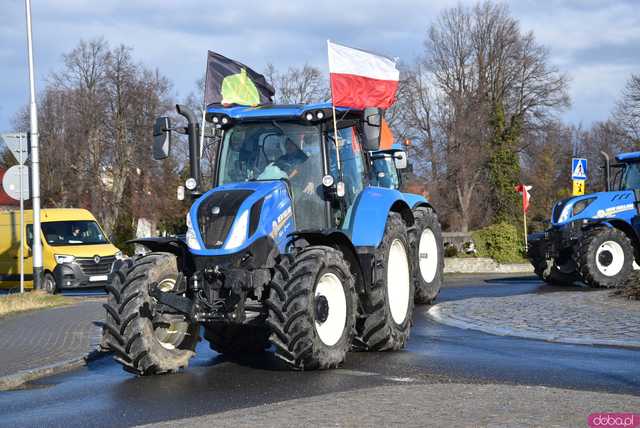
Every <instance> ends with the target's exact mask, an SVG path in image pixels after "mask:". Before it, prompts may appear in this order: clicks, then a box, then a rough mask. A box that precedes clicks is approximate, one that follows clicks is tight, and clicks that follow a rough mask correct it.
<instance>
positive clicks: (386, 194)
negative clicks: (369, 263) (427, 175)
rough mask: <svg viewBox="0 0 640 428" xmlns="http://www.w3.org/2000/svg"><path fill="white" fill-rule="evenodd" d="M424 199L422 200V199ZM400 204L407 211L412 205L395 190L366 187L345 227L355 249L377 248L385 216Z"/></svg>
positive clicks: (385, 221) (382, 232)
mask: <svg viewBox="0 0 640 428" xmlns="http://www.w3.org/2000/svg"><path fill="white" fill-rule="evenodd" d="M422 199H424V198H422ZM396 204H400V205H401V206H402V205H403V206H404V207H406V208H407V209H411V207H412V205H411V204H410V203H409V202H408V201H407V198H406V197H405V195H403V194H402V193H400V192H399V191H397V190H395V189H385V188H383V187H366V188H365V189H364V190H363V191H362V193H360V196H359V197H358V200H357V201H356V203H355V204H354V209H353V212H352V213H351V216H350V218H349V219H348V222H347V224H346V225H345V226H346V227H345V228H346V231H347V234H348V235H350V236H351V241H352V242H353V245H354V246H355V247H377V246H378V245H380V242H381V241H382V235H383V234H384V228H385V225H386V223H387V215H388V213H389V211H391V207H392V206H394V205H396Z"/></svg>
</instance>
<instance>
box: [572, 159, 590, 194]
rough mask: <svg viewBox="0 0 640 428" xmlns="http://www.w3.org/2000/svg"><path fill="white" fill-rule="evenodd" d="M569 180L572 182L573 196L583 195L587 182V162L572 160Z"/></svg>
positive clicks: (584, 160)
mask: <svg viewBox="0 0 640 428" xmlns="http://www.w3.org/2000/svg"><path fill="white" fill-rule="evenodd" d="M571 180H572V181H573V192H572V194H573V196H580V195H584V192H585V190H586V189H585V188H586V186H585V181H586V180H587V160H586V159H583V158H573V159H572V161H571Z"/></svg>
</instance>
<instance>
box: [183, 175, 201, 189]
mask: <svg viewBox="0 0 640 428" xmlns="http://www.w3.org/2000/svg"><path fill="white" fill-rule="evenodd" d="M184 186H185V187H186V188H187V189H189V190H195V189H196V187H197V186H198V182H197V181H196V179H195V178H193V177H189V178H187V181H185V183H184Z"/></svg>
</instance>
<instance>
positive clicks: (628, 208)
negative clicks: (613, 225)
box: [551, 190, 638, 227]
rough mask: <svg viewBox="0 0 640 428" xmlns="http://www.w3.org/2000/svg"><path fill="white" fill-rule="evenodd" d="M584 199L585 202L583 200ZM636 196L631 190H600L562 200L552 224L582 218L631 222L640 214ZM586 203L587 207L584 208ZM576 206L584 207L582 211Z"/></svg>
mask: <svg viewBox="0 0 640 428" xmlns="http://www.w3.org/2000/svg"><path fill="white" fill-rule="evenodd" d="M583 201H584V202H583ZM635 202H636V197H635V195H634V192H633V191H631V190H621V191H614V192H598V193H590V194H588V195H583V196H577V197H573V198H570V199H567V200H565V201H563V202H560V203H559V204H557V205H556V207H555V208H554V210H553V215H552V219H551V224H552V225H553V226H556V227H561V226H563V225H564V224H567V223H570V222H574V221H580V220H599V221H602V222H606V221H607V220H613V219H616V220H622V221H625V222H627V223H631V220H632V219H633V218H634V217H635V216H637V215H638V212H637V209H636V205H635ZM585 204H586V207H584V208H582V207H583V206H584V205H585ZM576 208H579V209H582V210H581V211H580V212H577V213H575V214H574V212H575V211H576Z"/></svg>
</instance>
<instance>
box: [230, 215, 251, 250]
mask: <svg viewBox="0 0 640 428" xmlns="http://www.w3.org/2000/svg"><path fill="white" fill-rule="evenodd" d="M248 229H249V210H245V211H244V212H243V213H242V214H241V215H240V217H238V220H236V224H235V225H234V226H233V229H231V234H230V235H229V241H228V242H227V245H225V246H224V248H225V249H226V250H232V249H234V248H238V247H239V246H241V245H242V244H244V241H246V240H247V230H248Z"/></svg>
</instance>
